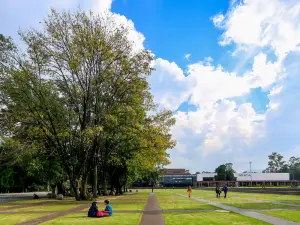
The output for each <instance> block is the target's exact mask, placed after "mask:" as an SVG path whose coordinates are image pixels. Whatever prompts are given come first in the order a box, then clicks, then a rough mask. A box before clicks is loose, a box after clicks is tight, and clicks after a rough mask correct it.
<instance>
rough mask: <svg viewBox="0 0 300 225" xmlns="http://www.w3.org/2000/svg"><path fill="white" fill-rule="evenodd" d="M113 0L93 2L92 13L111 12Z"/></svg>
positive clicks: (93, 0)
mask: <svg viewBox="0 0 300 225" xmlns="http://www.w3.org/2000/svg"><path fill="white" fill-rule="evenodd" d="M112 2H113V0H92V11H94V12H97V13H103V12H109V11H110V9H111V5H112Z"/></svg>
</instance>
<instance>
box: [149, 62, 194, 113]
mask: <svg viewBox="0 0 300 225" xmlns="http://www.w3.org/2000/svg"><path fill="white" fill-rule="evenodd" d="M154 68H155V71H154V72H153V73H152V75H151V76H150V78H149V82H150V85H151V91H152V93H153V94H154V100H155V102H156V103H159V104H160V105H161V106H162V107H165V108H168V109H171V110H176V109H177V108H178V107H179V105H180V104H181V103H183V102H184V101H186V100H188V97H189V95H190V90H189V87H190V83H189V78H186V77H185V76H184V73H183V71H182V69H180V68H179V67H178V66H177V64H176V63H174V62H171V63H170V62H169V61H167V60H164V59H161V58H159V59H156V60H155V61H154Z"/></svg>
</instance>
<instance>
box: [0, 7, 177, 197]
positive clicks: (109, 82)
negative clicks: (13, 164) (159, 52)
mask: <svg viewBox="0 0 300 225" xmlns="http://www.w3.org/2000/svg"><path fill="white" fill-rule="evenodd" d="M127 34H128V30H127V28H126V27H122V26H118V25H117V24H116V23H115V22H114V19H113V16H112V15H110V14H107V15H106V16H104V17H101V16H99V15H93V14H90V15H88V14H86V13H85V12H83V11H81V10H78V11H77V12H75V13H74V14H72V13H69V12H65V11H64V12H62V13H58V12H56V11H55V10H52V12H51V13H50V15H49V17H48V18H47V20H45V21H44V23H43V29H42V30H40V31H38V30H27V31H25V32H20V36H21V39H22V41H23V43H24V44H25V46H26V51H25V52H22V51H20V50H19V49H18V48H17V47H16V46H15V45H14V43H13V41H12V39H10V38H7V37H4V36H3V35H1V36H0V71H1V73H0V90H1V91H0V105H1V106H3V107H2V108H1V110H0V115H1V120H0V123H1V124H0V125H1V133H2V135H5V136H11V137H12V138H13V139H14V140H17V141H18V142H19V143H20V146H21V148H22V149H23V150H24V149H25V150H26V152H27V151H28V154H25V155H24V156H23V158H22V160H21V162H22V163H23V162H26V173H27V174H28V175H29V176H32V177H33V176H34V177H36V178H37V179H38V180H40V181H41V182H49V181H50V182H52V183H57V182H60V183H61V181H62V180H66V178H65V175H67V176H68V179H69V181H70V184H71V187H72V189H73V191H74V193H75V197H76V199H77V200H79V199H80V197H81V199H85V198H86V196H85V195H86V185H87V181H88V180H91V179H88V177H89V176H91V174H94V178H93V179H92V180H93V185H94V186H93V188H94V189H95V187H96V186H97V180H98V179H99V181H101V183H103V185H104V186H105V184H106V183H107V181H110V183H111V185H114V186H117V188H118V189H120V188H121V187H122V186H126V185H128V184H129V183H130V182H132V181H133V180H134V179H135V178H137V177H140V176H141V174H142V173H143V172H144V171H153V170H155V168H156V167H157V166H160V165H167V164H168V163H169V160H168V154H167V153H166V150H167V149H170V148H173V147H174V146H175V144H176V143H175V141H173V140H172V137H171V135H170V127H171V126H173V125H174V123H175V119H174V118H173V115H172V112H171V111H169V110H163V111H161V112H157V111H156V108H155V104H154V103H153V99H152V95H151V93H150V87H149V84H148V82H147V79H148V77H149V75H150V74H151V72H152V70H153V68H151V62H152V60H153V56H152V54H151V53H150V52H149V51H147V50H139V51H136V50H134V49H133V48H134V46H133V43H131V42H130V41H129V40H128V39H127ZM149 111H151V115H148V112H149ZM12 152H13V151H12ZM0 154H1V152H0ZM98 172H99V173H98ZM98 174H99V177H97V176H98ZM79 183H80V184H79ZM79 188H81V189H82V191H81V192H80V194H81V196H80V197H79V191H78V190H79ZM105 188H106V187H104V189H105Z"/></svg>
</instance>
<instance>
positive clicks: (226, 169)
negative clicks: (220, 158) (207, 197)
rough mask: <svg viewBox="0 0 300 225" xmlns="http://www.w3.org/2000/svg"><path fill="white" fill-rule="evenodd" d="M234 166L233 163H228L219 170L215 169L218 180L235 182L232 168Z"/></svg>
mask: <svg viewBox="0 0 300 225" xmlns="http://www.w3.org/2000/svg"><path fill="white" fill-rule="evenodd" d="M232 166H233V164H232V163H226V164H222V165H220V166H219V167H218V168H216V169H215V173H217V175H216V176H215V179H216V180H228V181H231V180H235V177H234V173H235V171H234V169H233V168H232Z"/></svg>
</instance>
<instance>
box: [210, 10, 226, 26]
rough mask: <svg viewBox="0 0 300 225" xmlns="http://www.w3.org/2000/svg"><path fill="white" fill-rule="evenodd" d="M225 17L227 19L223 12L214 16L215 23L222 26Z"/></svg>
mask: <svg viewBox="0 0 300 225" xmlns="http://www.w3.org/2000/svg"><path fill="white" fill-rule="evenodd" d="M224 19H225V16H224V15H223V14H221V13H220V14H218V15H216V16H214V17H213V18H212V20H213V23H214V25H215V26H216V27H222V26H223V24H222V23H223V21H224Z"/></svg>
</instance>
